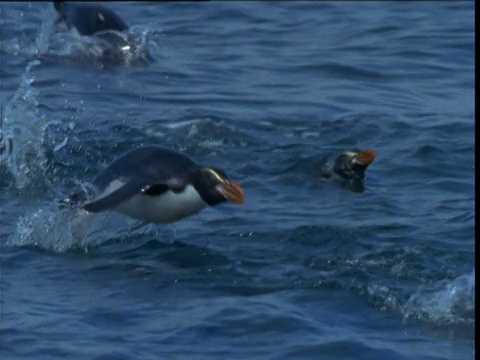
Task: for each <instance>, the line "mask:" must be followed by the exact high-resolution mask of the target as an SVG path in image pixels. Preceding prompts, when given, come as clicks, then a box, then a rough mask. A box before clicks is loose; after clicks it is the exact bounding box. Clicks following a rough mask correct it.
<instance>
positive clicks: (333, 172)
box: [315, 149, 376, 192]
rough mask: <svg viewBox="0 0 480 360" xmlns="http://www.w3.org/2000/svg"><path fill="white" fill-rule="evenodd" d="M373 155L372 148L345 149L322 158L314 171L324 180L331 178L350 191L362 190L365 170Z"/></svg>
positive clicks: (374, 155) (363, 188) (373, 158)
mask: <svg viewBox="0 0 480 360" xmlns="http://www.w3.org/2000/svg"><path fill="white" fill-rule="evenodd" d="M375 157H376V154H375V151H374V150H372V149H365V150H357V149H355V150H347V151H343V152H341V153H340V154H335V155H333V156H328V157H326V158H324V159H322V160H321V161H320V163H319V164H317V165H316V166H315V172H316V173H317V174H319V175H320V177H321V178H322V179H324V180H327V181H328V180H333V181H335V182H338V183H340V184H342V185H343V186H344V187H345V188H347V189H349V190H351V191H354V192H363V191H364V190H365V185H364V180H365V175H366V170H367V168H368V166H369V165H370V164H371V163H372V162H373V161H374V160H375Z"/></svg>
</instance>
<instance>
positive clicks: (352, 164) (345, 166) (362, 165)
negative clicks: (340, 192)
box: [334, 149, 375, 180]
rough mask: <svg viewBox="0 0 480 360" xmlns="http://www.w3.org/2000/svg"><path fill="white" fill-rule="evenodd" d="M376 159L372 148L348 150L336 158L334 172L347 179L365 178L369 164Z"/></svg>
mask: <svg viewBox="0 0 480 360" xmlns="http://www.w3.org/2000/svg"><path fill="white" fill-rule="evenodd" d="M374 159H375V152H374V151H373V150H371V149H367V150H363V151H358V152H357V151H346V152H344V153H342V154H340V155H339V156H338V157H337V158H336V159H335V164H334V172H335V173H336V174H337V175H339V176H340V177H342V178H344V179H346V180H363V179H364V178H365V171H366V170H367V167H368V165H370V164H371V163H372V161H373V160H374Z"/></svg>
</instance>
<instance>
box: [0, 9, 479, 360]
mask: <svg viewBox="0 0 480 360" xmlns="http://www.w3.org/2000/svg"><path fill="white" fill-rule="evenodd" d="M105 5H106V6H108V7H109V8H110V9H112V10H114V11H115V12H116V13H117V14H118V15H120V16H121V17H122V18H123V19H124V20H125V21H126V22H127V23H128V24H129V25H131V26H132V29H131V33H132V34H134V35H135V36H136V39H137V40H136V42H135V44H137V45H138V48H136V50H135V51H133V50H132V53H130V54H128V56H125V58H121V59H112V58H109V57H108V56H105V54H104V53H103V52H102V48H101V46H100V44H98V42H96V41H95V40H92V39H89V38H82V37H80V36H78V35H77V34H74V33H57V32H55V31H54V25H53V23H54V21H55V18H56V15H55V11H54V9H53V6H52V4H51V3H33V2H32V3H28V2H18V3H1V4H0V34H1V41H0V57H1V62H0V64H1V65H0V74H1V87H0V101H1V105H2V107H1V109H2V137H3V138H4V139H11V140H12V144H11V147H10V146H8V149H7V150H6V151H4V153H3V154H2V156H1V163H0V176H1V179H0V202H1V208H0V211H1V213H0V230H1V231H0V232H1V238H0V245H1V252H0V262H1V283H0V291H1V293H0V316H1V317H0V358H1V359H25V358H35V359H64V358H68V359H98V360H100V359H160V358H165V359H385V358H389V359H392V360H393V359H395V360H397V359H429V360H433V359H473V358H474V356H475V342H474V338H475V255H474V254H475V249H474V241H475V240H474V239H475V209H474V203H475V192H474V187H475V180H474V170H475V152H474V150H475V141H474V134H475V123H474V115H475V113H474V94H475V92H474V88H475V77H474V76H475V75H474V55H475V34H474V2H470V1H452V2H448V1H442V2H343V1H342V2H323V1H319V2H294V1H291V2H203V3H188V2H179V3H133V2H132V3H128V2H122V3H106V4H105ZM146 49H148V51H147V50H146ZM147 53H148V54H149V55H150V56H151V57H152V58H153V59H154V61H151V62H150V61H146V62H145V61H142V59H143V58H144V57H146V55H147ZM146 144H159V145H164V146H168V147H171V148H174V149H177V150H178V151H181V152H183V153H185V154H188V155H189V156H191V157H192V158H194V159H195V160H197V161H199V162H201V163H204V164H208V165H212V166H217V167H220V168H222V169H224V170H225V171H226V172H227V173H228V174H229V175H230V177H231V178H233V179H234V180H235V181H237V182H239V183H240V184H241V185H242V186H243V188H244V190H245V194H246V203H245V205H244V206H234V205H228V204H226V205H221V206H218V207H215V208H211V209H206V210H204V211H203V212H201V213H200V214H198V215H195V216H192V217H190V218H187V219H183V220H181V221H179V222H177V223H175V224H171V225H144V226H139V224H138V223H136V222H135V221H133V220H131V219H128V218H125V217H123V216H121V215H117V214H114V213H105V214H97V215H91V214H72V213H70V212H65V211H62V210H59V209H58V208H57V206H56V200H58V198H59V197H61V196H62V195H64V194H68V193H69V192H70V191H73V190H75V189H78V188H79V187H82V186H87V185H88V183H89V181H91V180H92V179H93V177H94V176H95V174H97V173H98V171H100V170H101V169H102V168H103V166H105V165H106V164H108V163H109V162H110V161H112V160H113V159H114V158H116V157H117V156H119V155H120V154H122V153H123V152H124V151H126V150H129V149H132V148H134V147H136V146H139V145H146ZM351 148H372V149H374V150H375V151H376V153H377V158H376V160H375V161H374V163H373V164H372V165H371V166H370V167H369V169H368V171H367V177H366V180H365V191H364V192H362V193H355V192H351V191H348V190H347V189H345V188H343V187H341V186H339V185H338V184H336V183H333V182H325V181H322V180H321V179H319V178H318V177H317V176H316V175H315V172H314V171H312V169H311V165H312V164H313V163H314V162H315V160H316V159H318V158H319V157H322V156H324V155H325V154H327V153H332V152H340V151H343V150H347V149H351Z"/></svg>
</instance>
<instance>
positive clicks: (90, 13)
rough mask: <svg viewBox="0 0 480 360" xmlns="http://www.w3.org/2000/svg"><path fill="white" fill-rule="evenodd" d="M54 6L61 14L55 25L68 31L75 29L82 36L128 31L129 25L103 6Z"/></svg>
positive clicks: (56, 3)
mask: <svg viewBox="0 0 480 360" xmlns="http://www.w3.org/2000/svg"><path fill="white" fill-rule="evenodd" d="M53 6H54V7H55V10H57V12H58V14H59V17H58V19H57V20H56V22H55V23H56V24H57V25H64V26H66V27H67V28H68V29H71V28H75V29H77V31H78V33H79V34H80V35H84V36H90V35H95V34H97V33H99V32H102V31H108V30H114V31H120V32H121V31H125V30H128V25H127V24H126V23H125V22H124V21H123V20H122V19H121V18H120V17H119V16H118V15H117V14H115V13H114V12H113V11H112V10H109V9H107V8H105V7H104V6H101V5H93V4H81V3H79V2H77V3H76V2H66V1H54V2H53Z"/></svg>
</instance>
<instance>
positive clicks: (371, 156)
mask: <svg viewBox="0 0 480 360" xmlns="http://www.w3.org/2000/svg"><path fill="white" fill-rule="evenodd" d="M373 160H375V151H373V150H372V149H367V150H363V151H360V153H359V154H358V155H357V156H356V157H355V162H356V163H358V164H360V165H363V166H368V165H370V163H372V162H373Z"/></svg>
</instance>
